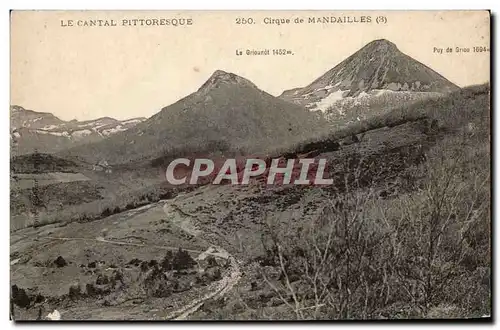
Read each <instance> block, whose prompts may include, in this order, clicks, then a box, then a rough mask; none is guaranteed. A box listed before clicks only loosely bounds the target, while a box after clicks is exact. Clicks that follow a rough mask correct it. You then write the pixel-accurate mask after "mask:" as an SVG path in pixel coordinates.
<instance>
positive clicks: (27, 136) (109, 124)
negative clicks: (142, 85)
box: [10, 105, 145, 155]
mask: <svg viewBox="0 0 500 330" xmlns="http://www.w3.org/2000/svg"><path fill="white" fill-rule="evenodd" d="M144 120H145V118H132V119H127V120H117V119H114V118H109V117H103V118H98V119H95V120H86V121H77V120H71V121H63V120H61V119H59V118H57V117H56V116H54V115H53V114H51V113H47V112H37V111H33V110H27V109H24V108H23V107H20V106H16V105H14V106H11V107H10V129H11V135H10V137H11V147H12V151H13V154H14V155H23V154H29V153H32V152H34V151H35V150H38V152H43V153H53V152H57V151H60V150H63V149H66V148H71V147H74V146H76V145H80V144H85V143H90V142H96V141H99V140H102V139H104V138H106V137H108V136H110V135H113V134H116V133H117V132H122V131H125V130H127V129H129V128H131V127H133V126H134V125H136V124H137V123H140V122H142V121H144Z"/></svg>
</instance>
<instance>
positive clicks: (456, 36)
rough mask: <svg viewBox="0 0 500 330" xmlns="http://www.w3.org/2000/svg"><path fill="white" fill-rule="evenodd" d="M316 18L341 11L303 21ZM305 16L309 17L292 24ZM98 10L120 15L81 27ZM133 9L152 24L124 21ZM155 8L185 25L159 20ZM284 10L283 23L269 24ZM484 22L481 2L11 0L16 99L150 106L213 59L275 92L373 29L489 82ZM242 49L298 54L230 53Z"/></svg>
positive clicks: (114, 111) (59, 104)
mask: <svg viewBox="0 0 500 330" xmlns="http://www.w3.org/2000/svg"><path fill="white" fill-rule="evenodd" d="M362 16H369V17H370V18H371V20H370V22H367V18H366V17H365V19H364V22H361V20H362V19H361V17H362ZM317 17H335V20H336V21H337V22H336V23H308V19H309V18H317ZM379 17H383V18H382V19H381V20H380V19H379V22H380V23H377V18H379ZM301 18H302V19H304V23H294V22H295V20H296V19H301ZM99 19H100V20H103V24H104V20H107V21H108V24H110V25H112V24H113V22H114V23H116V26H78V24H80V25H81V24H84V22H89V20H99ZM133 19H149V20H150V21H149V22H150V23H152V22H153V20H156V22H157V23H158V25H149V26H131V24H132V23H131V22H132V21H131V20H133ZM162 19H163V20H164V21H163V23H166V22H167V20H170V22H173V19H177V20H178V22H179V23H180V22H181V21H180V20H181V19H184V23H187V22H188V20H190V22H191V23H192V24H191V25H183V26H180V25H179V26H172V25H159V24H160V21H161V20H162ZM238 19H239V21H240V23H241V22H249V21H250V22H251V24H237V22H238ZM279 19H284V20H286V19H290V23H288V24H287V23H282V24H279V25H278V24H266V23H269V22H271V21H272V20H274V22H276V20H279ZM111 20H113V22H111ZM123 20H125V25H123ZM339 20H342V21H351V22H350V23H348V22H342V23H339V22H338V21H339ZM71 22H72V24H73V26H69V25H71ZM489 22H490V21H489V13H488V12H486V11H446V12H439V11H390V12H380V11H378V12H375V11H368V12H362V11H356V12H348V11H342V12H340V11H316V12H312V11H309V12H307V11H288V12H282V11H271V12H261V11H246V12H242V11H240V12H237V11H233V12H231V11H218V12H217V11H215V12H168V11H141V12H139V11H14V12H12V14H11V104H12V105H14V104H15V105H20V106H23V107H25V108H27V109H32V110H35V111H43V112H51V113H53V114H55V115H56V116H58V117H59V118H61V119H63V120H71V119H78V120H87V119H94V118H98V117H103V116H109V117H114V118H117V119H126V118H132V117H149V116H151V115H153V114H155V113H156V112H158V111H159V110H161V108H162V107H164V106H167V105H169V104H172V103H174V102H176V101H177V100H179V99H180V98H182V97H184V96H187V95H188V94H190V93H192V92H195V91H196V90H197V89H198V88H199V87H200V86H201V85H202V84H203V82H204V81H206V80H207V79H208V78H209V77H210V75H211V74H212V73H213V72H214V71H215V70H218V69H220V70H224V71H228V72H233V73H236V74H238V75H240V76H243V77H245V78H247V79H249V80H251V81H252V82H253V83H254V84H255V85H257V86H258V87H259V88H260V89H262V90H264V91H266V92H268V93H270V94H272V95H275V96H278V95H280V94H281V93H282V92H283V91H284V90H286V89H291V88H296V87H303V86H306V85H308V84H309V83H311V82H312V81H313V80H315V79H316V78H318V77H319V76H321V75H322V74H324V73H325V72H326V71H328V70H329V69H331V68H332V67H334V66H335V65H337V64H338V63H340V62H341V61H342V60H344V59H345V58H347V57H348V56H350V55H351V54H353V53H354V52H356V51H357V50H359V49H360V48H361V47H363V46H364V45H365V44H367V43H368V42H370V41H372V40H375V39H387V40H389V41H391V42H393V43H395V44H396V46H397V47H398V48H399V50H401V51H402V52H403V53H405V54H407V55H409V56H411V57H413V58H414V59H416V60H418V61H420V62H422V63H424V64H425V65H427V66H429V67H430V68H432V69H433V70H435V71H437V72H438V73H440V74H441V75H443V76H444V77H446V78H447V79H448V80H450V81H451V82H453V83H455V84H457V85H458V86H460V87H465V86H469V85H474V84H481V83H485V82H488V81H489V76H490V53H489V52H473V47H487V48H489V46H490V25H489ZM138 23H139V22H138ZM139 24H140V23H139ZM153 24H154V23H153ZM447 47H451V48H452V49H453V52H451V53H446V48H447ZM457 47H458V48H469V50H470V51H469V52H456V48H457ZM247 49H255V50H260V49H270V50H271V51H272V49H286V50H290V51H291V52H292V53H293V54H287V55H276V56H272V55H269V56H258V55H254V56H247V55H240V56H238V55H236V52H237V51H238V50H239V51H243V53H245V51H246V50H247ZM438 49H443V52H442V53H439V50H438Z"/></svg>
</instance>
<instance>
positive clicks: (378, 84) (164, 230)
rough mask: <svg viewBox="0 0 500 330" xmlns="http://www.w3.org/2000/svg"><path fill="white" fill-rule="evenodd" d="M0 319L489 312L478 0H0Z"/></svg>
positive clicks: (486, 49)
mask: <svg viewBox="0 0 500 330" xmlns="http://www.w3.org/2000/svg"><path fill="white" fill-rule="evenodd" d="M10 25H11V43H10V51H11V103H10V146H11V157H10V288H11V299H10V301H11V303H10V317H11V319H12V320H16V321H23V320H63V321H64V320H278V321H279V320H380V319H385V320H395V319H457V318H459V319H480V320H491V319H492V318H491V313H492V311H491V299H492V290H491V279H490V276H491V212H490V209H491V171H490V168H491V167H490V166H491V150H490V147H491V141H492V140H491V132H490V127H491V126H490V100H491V95H490V93H491V92H490V47H491V44H490V12H488V11H345V12H342V11H177V12H176V11H12V12H11V22H10Z"/></svg>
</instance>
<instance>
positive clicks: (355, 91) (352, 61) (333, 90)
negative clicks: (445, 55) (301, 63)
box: [280, 39, 459, 114]
mask: <svg viewBox="0 0 500 330" xmlns="http://www.w3.org/2000/svg"><path fill="white" fill-rule="evenodd" d="M458 89H459V88H458V87H457V86H456V85H455V84H453V83H452V82H450V81H448V80H447V79H446V78H444V77H443V76H441V75H440V74H438V73H437V72H435V71H433V70H432V69H430V68H429V67H427V66H425V65H424V64H422V63H420V62H418V61H417V60H415V59H413V58H411V57H410V56H408V55H406V54H404V53H402V52H401V51H400V50H399V49H398V48H397V46H396V45H395V44H394V43H392V42H390V41H388V40H385V39H380V40H374V41H372V42H370V43H368V44H367V45H365V46H364V47H363V48H361V49H360V50H359V51H357V52H356V53H354V54H353V55H351V56H349V57H348V58H347V59H345V60H344V61H342V62H341V63H339V64H338V65H336V66H335V67H334V68H333V69H331V70H329V71H328V72H326V73H325V74H324V75H322V76H321V77H319V78H318V79H316V80H314V81H313V82H312V83H311V84H309V85H308V86H306V87H304V88H295V89H292V90H288V91H285V92H283V94H282V95H281V96H280V98H282V99H285V100H287V101H291V102H294V103H297V104H300V105H303V106H305V107H306V108H308V109H310V110H321V111H323V112H326V111H328V110H329V109H330V108H332V109H330V110H332V111H334V112H340V113H341V114H342V113H345V111H346V110H349V109H348V108H349V106H347V107H343V106H342V104H339V103H342V102H341V101H342V100H347V101H348V103H359V102H356V99H359V98H361V99H362V98H365V97H367V96H380V94H384V93H389V94H392V93H394V92H402V94H398V95H397V97H396V99H397V98H402V99H401V101H403V100H405V101H407V99H413V98H417V99H418V98H420V97H424V96H425V95H426V94H420V95H413V94H415V93H429V94H428V95H433V94H435V93H439V94H444V93H449V92H452V91H455V90H458ZM403 95H404V96H403ZM410 95H411V96H410ZM384 98H387V95H385V96H384ZM389 98H391V97H389ZM358 101H359V100H358ZM364 101H365V102H364V103H367V104H366V105H369V104H368V103H369V102H366V101H367V100H364ZM360 102H362V101H360ZM336 104H337V105H340V107H341V108H342V109H335V105H336ZM337 108H338V107H337ZM346 108H347V109H346Z"/></svg>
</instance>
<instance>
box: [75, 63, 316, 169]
mask: <svg viewBox="0 0 500 330" xmlns="http://www.w3.org/2000/svg"><path fill="white" fill-rule="evenodd" d="M324 127H325V122H324V120H321V119H318V116H317V115H315V114H312V113H310V112H309V111H307V110H305V109H304V108H303V107H300V106H297V105H294V104H290V103H288V102H286V101H283V100H281V99H279V98H276V97H274V96H272V95H270V94H268V93H266V92H264V91H262V90H260V89H258V88H257V86H255V84H253V83H252V82H251V81H249V80H247V79H245V78H243V77H240V76H238V75H236V74H234V73H228V72H224V71H221V70H217V71H215V72H214V73H213V74H212V75H211V76H210V77H209V78H208V79H207V81H206V82H205V83H203V84H202V85H201V87H200V88H199V89H198V90H197V91H196V92H194V93H192V94H190V95H188V96H186V97H184V98H183V99H181V100H179V101H177V102H176V103H174V104H172V105H169V106H167V107H165V108H163V109H162V110H161V111H160V112H158V113H157V114H155V115H154V116H152V117H151V118H149V119H148V120H146V121H145V122H143V123H140V124H138V125H137V126H135V127H133V128H131V129H129V130H127V131H126V132H123V133H119V134H116V135H114V136H112V137H110V138H108V139H106V140H104V141H101V142H98V143H93V144H90V145H85V146H81V147H78V148H75V149H73V150H69V152H71V154H72V155H73V156H81V157H86V158H87V159H92V160H94V159H103V158H104V159H106V160H108V162H109V163H122V162H128V161H132V160H147V159H149V160H151V159H154V158H157V157H162V156H164V155H165V154H169V153H172V152H173V150H176V151H179V150H180V152H181V153H182V152H184V153H189V150H199V151H201V152H203V151H204V150H205V151H206V152H207V153H210V152H211V151H228V150H229V151H232V152H234V151H238V150H239V151H244V152H259V151H265V150H269V149H271V148H273V147H274V146H279V145H282V144H288V143H293V142H294V141H299V140H301V139H303V138H305V137H308V136H311V135H314V134H316V133H317V132H316V131H317V130H320V129H322V128H324ZM214 146H218V147H217V148H219V149H217V150H212V149H213V147H214Z"/></svg>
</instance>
